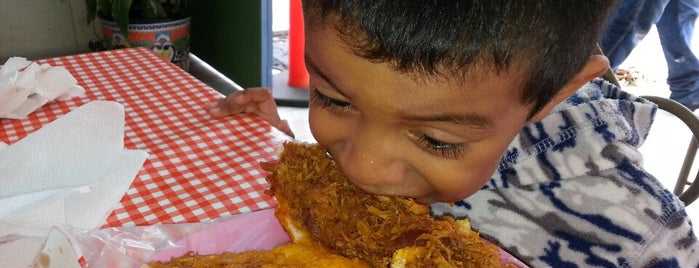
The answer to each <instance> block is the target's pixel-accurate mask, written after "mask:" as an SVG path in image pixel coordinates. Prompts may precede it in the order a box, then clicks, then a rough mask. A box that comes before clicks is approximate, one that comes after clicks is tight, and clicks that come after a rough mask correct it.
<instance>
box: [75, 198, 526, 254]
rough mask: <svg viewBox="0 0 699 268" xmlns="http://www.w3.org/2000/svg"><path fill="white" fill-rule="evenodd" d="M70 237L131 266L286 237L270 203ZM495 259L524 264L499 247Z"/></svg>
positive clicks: (82, 248) (84, 248)
mask: <svg viewBox="0 0 699 268" xmlns="http://www.w3.org/2000/svg"><path fill="white" fill-rule="evenodd" d="M70 233H71V234H70V236H71V240H72V241H73V243H74V244H75V245H77V246H78V248H77V249H76V252H82V258H81V261H80V262H81V264H82V265H83V267H118V268H122V267H123V268H137V267H141V266H142V265H143V264H145V263H147V262H150V261H167V260H169V259H170V258H173V257H179V256H182V255H184V254H185V253H187V252H190V251H192V252H196V253H198V254H202V255H208V254H220V253H223V252H242V251H246V250H255V249H263V250H268V249H272V248H274V247H276V246H279V245H282V244H285V243H288V242H289V238H288V236H287V235H286V233H285V232H284V230H283V229H282V227H281V226H280V225H279V222H278V221H277V219H276V218H275V217H274V209H267V210H261V211H257V212H252V213H247V214H242V215H236V216H229V217H224V218H220V219H216V220H212V221H208V222H202V223H189V224H163V225H154V226H142V227H121V228H106V229H101V230H94V231H79V230H72V232H70ZM500 256H501V259H502V260H503V261H504V262H506V263H511V264H514V265H516V266H517V267H527V266H526V265H524V264H523V263H522V262H520V261H519V260H517V259H516V258H514V257H512V256H511V255H510V254H508V253H507V252H505V251H502V250H501V251H500Z"/></svg>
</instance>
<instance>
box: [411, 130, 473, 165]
mask: <svg viewBox="0 0 699 268" xmlns="http://www.w3.org/2000/svg"><path fill="white" fill-rule="evenodd" d="M413 136H414V137H415V141H416V143H417V144H418V145H419V146H420V147H422V148H423V149H424V150H426V151H427V152H429V153H431V154H433V155H436V156H439V157H444V158H449V159H458V158H461V157H463V155H464V154H465V153H466V152H467V151H468V146H467V145H466V144H464V143H448V142H443V141H440V140H438V139H435V138H432V137H430V136H427V135H425V134H424V133H413Z"/></svg>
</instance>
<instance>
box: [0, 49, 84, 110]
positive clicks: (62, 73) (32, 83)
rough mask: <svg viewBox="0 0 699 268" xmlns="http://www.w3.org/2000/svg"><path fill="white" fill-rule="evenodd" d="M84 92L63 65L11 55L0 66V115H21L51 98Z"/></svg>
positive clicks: (63, 97)
mask: <svg viewBox="0 0 699 268" xmlns="http://www.w3.org/2000/svg"><path fill="white" fill-rule="evenodd" d="M83 93H85V89H84V88H82V87H81V86H79V85H78V84H77V80H76V79H75V77H73V76H72V75H71V74H70V72H68V70H66V69H65V68H63V67H52V66H51V65H48V64H41V65H39V64H37V63H34V62H31V61H28V60H27V59H25V58H22V57H11V58H9V59H8V60H7V62H5V64H4V65H2V66H0V118H12V119H19V118H24V117H26V116H27V115H29V114H30V113H32V112H33V111H34V110H36V109H38V108H39V107H41V106H43V105H44V104H46V103H47V102H49V101H52V100H54V99H68V98H72V97H75V96H79V95H82V94H83Z"/></svg>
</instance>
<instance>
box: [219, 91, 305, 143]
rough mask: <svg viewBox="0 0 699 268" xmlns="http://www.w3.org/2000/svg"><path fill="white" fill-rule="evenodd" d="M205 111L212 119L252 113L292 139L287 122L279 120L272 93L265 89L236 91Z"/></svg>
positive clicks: (292, 134)
mask: <svg viewBox="0 0 699 268" xmlns="http://www.w3.org/2000/svg"><path fill="white" fill-rule="evenodd" d="M206 109H207V111H208V113H209V115H211V116H212V117H213V118H221V117H224V116H229V115H234V114H240V113H246V114H249V113H252V114H256V115H257V116H259V117H260V118H262V119H264V120H265V121H267V122H269V123H270V124H271V125H272V126H274V127H276V128H277V129H279V130H281V131H283V132H284V133H286V134H287V135H289V136H291V137H292V138H293V137H294V133H293V132H292V131H291V128H290V127H289V122H287V121H286V120H282V119H281V118H279V111H277V104H276V103H275V102H274V98H273V97H272V91H270V90H269V89H267V88H261V87H254V88H248V89H245V90H243V91H236V92H233V93H232V94H230V95H228V96H227V97H226V98H224V99H220V100H218V101H216V102H214V103H209V104H208V105H206Z"/></svg>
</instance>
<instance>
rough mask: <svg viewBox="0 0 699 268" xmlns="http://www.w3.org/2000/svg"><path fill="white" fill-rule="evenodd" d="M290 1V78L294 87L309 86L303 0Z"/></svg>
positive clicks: (304, 87)
mask: <svg viewBox="0 0 699 268" xmlns="http://www.w3.org/2000/svg"><path fill="white" fill-rule="evenodd" d="M290 1H291V2H290V3H289V80H288V82H287V84H288V85H289V86H290V87H294V88H303V89H307V88H308V70H306V63H305V61H304V59H303V47H304V38H305V37H304V32H303V11H302V10H301V0H290Z"/></svg>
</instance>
